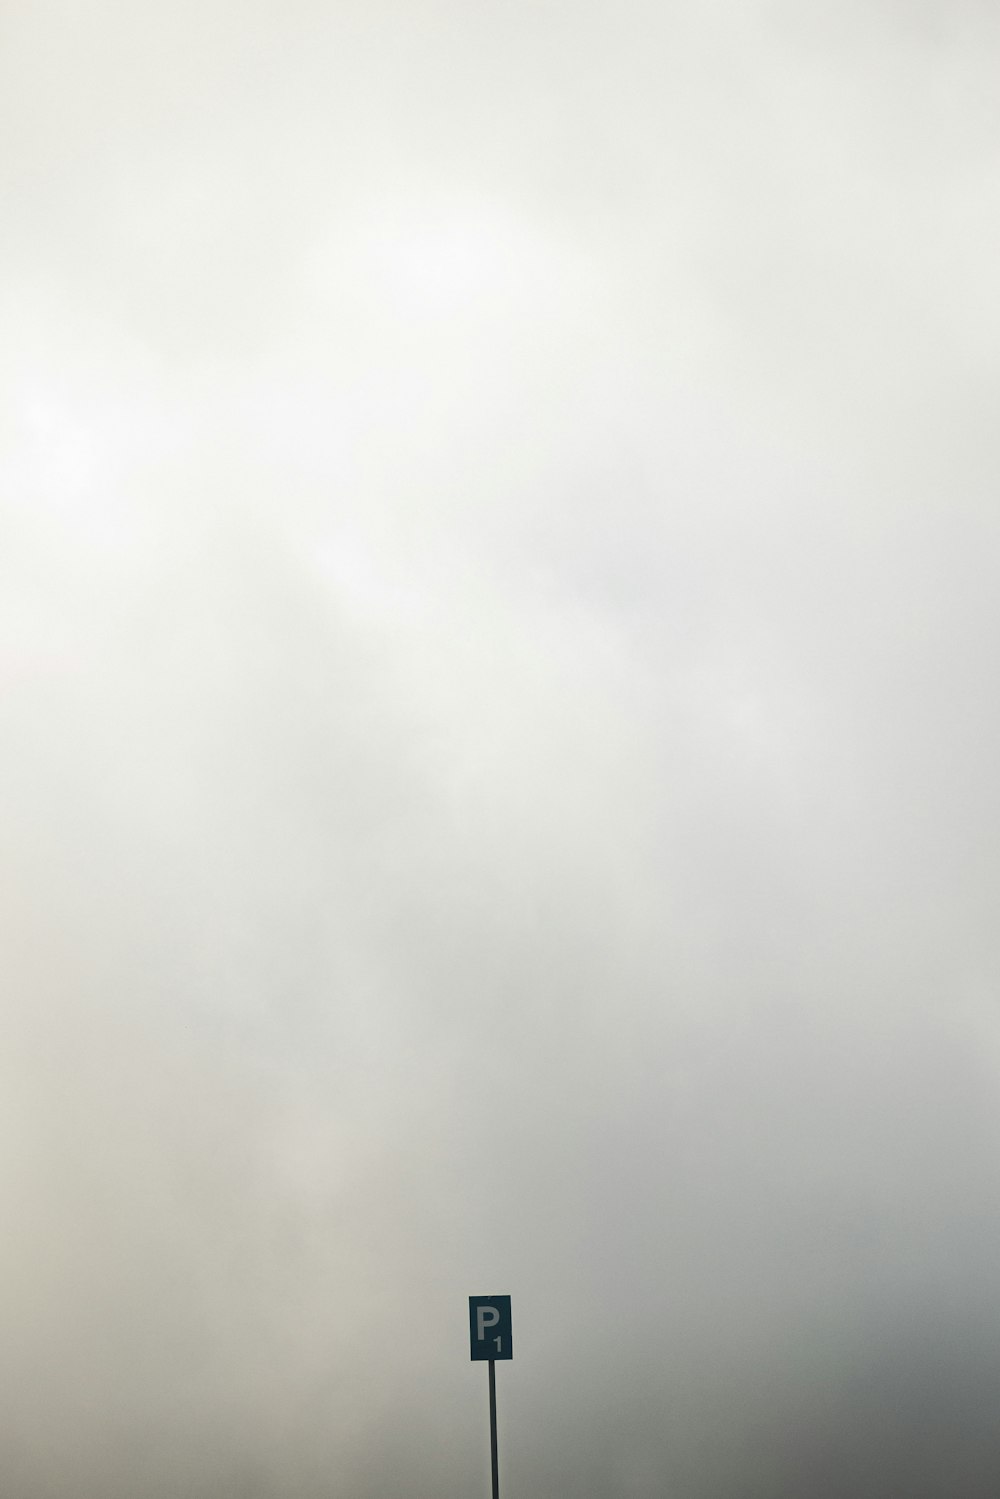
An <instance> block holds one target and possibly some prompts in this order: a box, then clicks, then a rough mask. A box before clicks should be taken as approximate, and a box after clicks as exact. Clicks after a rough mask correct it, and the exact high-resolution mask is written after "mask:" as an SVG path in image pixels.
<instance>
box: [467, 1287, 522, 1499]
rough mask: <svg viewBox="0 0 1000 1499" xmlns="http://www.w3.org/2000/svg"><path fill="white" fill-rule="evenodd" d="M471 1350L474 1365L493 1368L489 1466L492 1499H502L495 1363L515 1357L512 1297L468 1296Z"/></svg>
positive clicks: (491, 1375) (491, 1377)
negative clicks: (491, 1474)
mask: <svg viewBox="0 0 1000 1499" xmlns="http://www.w3.org/2000/svg"><path fill="white" fill-rule="evenodd" d="M469 1351H470V1353H471V1354H472V1358H473V1361H474V1362H479V1363H484V1364H485V1363H488V1364H489V1366H490V1466H491V1467H492V1469H493V1499H500V1476H499V1464H498V1462H497V1370H496V1363H495V1360H496V1359H501V1358H513V1357H514V1350H513V1348H512V1346H511V1336H510V1297H509V1296H470V1297H469Z"/></svg>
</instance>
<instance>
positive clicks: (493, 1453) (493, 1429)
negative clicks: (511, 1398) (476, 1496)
mask: <svg viewBox="0 0 1000 1499" xmlns="http://www.w3.org/2000/svg"><path fill="white" fill-rule="evenodd" d="M490 1461H491V1463H492V1465H493V1499H500V1476H499V1468H498V1466H497V1370H496V1364H495V1363H494V1362H493V1360H492V1359H490Z"/></svg>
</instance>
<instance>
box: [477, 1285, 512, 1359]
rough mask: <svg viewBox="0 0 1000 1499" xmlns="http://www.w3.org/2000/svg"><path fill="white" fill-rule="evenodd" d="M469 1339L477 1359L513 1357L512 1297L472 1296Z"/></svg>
mask: <svg viewBox="0 0 1000 1499" xmlns="http://www.w3.org/2000/svg"><path fill="white" fill-rule="evenodd" d="M469 1339H470V1342H471V1344H472V1357H473V1358H474V1359H482V1360H486V1359H490V1360H491V1361H492V1360H493V1359H497V1358H513V1357H514V1353H513V1350H512V1348H511V1341H510V1297H509V1296H470V1297H469Z"/></svg>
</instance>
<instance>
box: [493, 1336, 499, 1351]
mask: <svg viewBox="0 0 1000 1499" xmlns="http://www.w3.org/2000/svg"><path fill="white" fill-rule="evenodd" d="M493 1341H494V1343H495V1344H496V1345H497V1352H498V1353H499V1352H500V1339H499V1338H494V1339H493Z"/></svg>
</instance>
